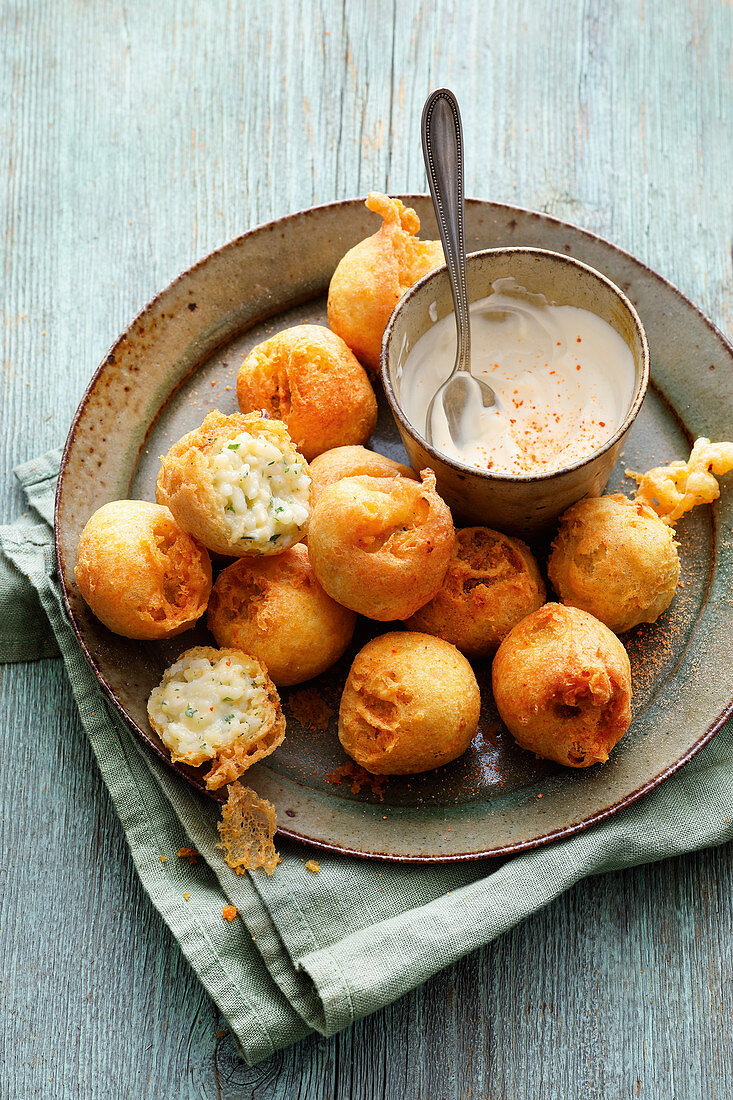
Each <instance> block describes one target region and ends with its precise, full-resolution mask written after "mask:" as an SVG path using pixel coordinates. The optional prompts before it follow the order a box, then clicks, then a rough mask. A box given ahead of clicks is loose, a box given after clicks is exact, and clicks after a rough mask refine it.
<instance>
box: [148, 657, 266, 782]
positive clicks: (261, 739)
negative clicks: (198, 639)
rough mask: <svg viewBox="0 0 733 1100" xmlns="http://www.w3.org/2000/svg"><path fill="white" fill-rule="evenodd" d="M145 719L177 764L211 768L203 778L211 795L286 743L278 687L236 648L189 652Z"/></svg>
mask: <svg viewBox="0 0 733 1100" xmlns="http://www.w3.org/2000/svg"><path fill="white" fill-rule="evenodd" d="M148 718H149V720H150V725H151V726H152V727H153V729H154V730H155V732H156V733H157V734H158V736H159V737H160V739H161V741H162V742H163V744H164V745H165V746H166V748H167V749H168V750H169V751H170V754H171V760H172V761H173V763H174V764H175V763H184V764H190V765H191V767H194V768H196V767H198V766H199V765H200V764H205V763H206V761H207V760H211V761H212V768H211V771H210V772H208V773H207V775H206V776H204V779H205V781H206V786H207V787H208V788H209V790H211V791H215V790H216V789H217V788H218V787H222V786H223V785H224V784H225V783H231V781H232V780H233V779H238V778H239V776H240V775H242V774H243V773H244V772H245V771H246V770H247V768H250V767H251V766H252V764H256V763H257V761H258V760H262V758H263V757H265V756H269V755H270V753H271V752H274V750H275V749H276V748H277V747H278V745H281V744H282V742H283V741H284V740H285V719H284V717H283V714H282V711H281V709H280V698H279V696H278V694H277V690H276V688H275V685H274V684H273V682H272V680H271V679H270V677H269V676H268V675H267V671H266V669H265V668H264V667H263V665H262V664H260V662H259V661H257V660H256V659H255V658H254V657H249V656H248V655H247V654H246V653H242V652H241V650H238V649H214V648H213V646H194V648H193V649H187V650H186V652H185V653H182V654H181V656H180V657H179V658H178V660H177V661H176V662H175V664H173V665H171V666H170V668H167V669H166V671H165V673H164V675H163V679H162V681H161V682H160V684H158V686H157V687H156V688H154V689H153V691H152V693H151V695H150V698H149V700H148Z"/></svg>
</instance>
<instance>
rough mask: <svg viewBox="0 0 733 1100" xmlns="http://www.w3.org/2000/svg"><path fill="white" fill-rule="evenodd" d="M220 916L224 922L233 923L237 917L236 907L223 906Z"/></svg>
mask: <svg viewBox="0 0 733 1100" xmlns="http://www.w3.org/2000/svg"><path fill="white" fill-rule="evenodd" d="M221 915H222V917H223V918H224V920H228V921H233V920H234V918H235V917H236V915H237V907H236V905H225V906H224V908H223V909H222V911H221Z"/></svg>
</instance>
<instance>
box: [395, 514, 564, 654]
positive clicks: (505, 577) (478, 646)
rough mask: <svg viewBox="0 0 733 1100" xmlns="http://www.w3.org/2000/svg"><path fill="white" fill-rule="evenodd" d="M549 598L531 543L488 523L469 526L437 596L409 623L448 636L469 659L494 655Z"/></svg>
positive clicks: (458, 539) (461, 535)
mask: <svg viewBox="0 0 733 1100" xmlns="http://www.w3.org/2000/svg"><path fill="white" fill-rule="evenodd" d="M544 602H545V585H544V582H543V580H542V577H541V575H540V571H539V568H538V566H537V562H536V561H535V559H534V557H533V555H532V552H531V550H530V549H529V547H528V546H526V545H525V544H524V543H523V542H520V540H519V539H515V538H510V536H509V535H502V534H500V532H499V531H492V530H490V529H489V528H488V527H464V528H463V529H462V530H461V531H456V542H455V546H454V547H453V557H452V558H451V561H450V564H449V566H448V572H447V573H446V575H445V577H444V579H443V584H442V585H441V588H440V590H439V592H438V594H437V595H436V596H434V597H433V599H432V600H431V601H430V603H427V604H425V606H424V607H421V608H420V609H419V610H418V611H416V612H415V614H414V615H412V616H411V617H410V618H409V619H408V620H407V622H406V623H405V626H406V627H407V628H408V630H421V631H423V632H424V633H425V634H435V635H436V636H437V637H438V638H445V640H446V641H447V642H452V643H453V645H454V646H457V647H458V649H460V650H461V652H462V653H465V654H466V656H467V657H489V656H490V655H491V654H492V653H493V652H494V650H495V649H496V648H497V646H498V645H499V643H500V642H501V641H502V639H503V638H505V637H506V635H507V634H508V633H509V631H510V630H511V629H512V627H513V626H516V624H517V623H518V622H519V621H520V619H523V618H524V617H525V615H529V614H530V613H531V612H532V611H536V610H537V608H538V607H541V606H542V604H543V603H544Z"/></svg>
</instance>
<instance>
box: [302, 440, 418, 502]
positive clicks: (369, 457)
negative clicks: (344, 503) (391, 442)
mask: <svg viewBox="0 0 733 1100" xmlns="http://www.w3.org/2000/svg"><path fill="white" fill-rule="evenodd" d="M364 474H366V475H367V476H368V477H396V476H397V475H398V474H401V475H402V477H409V478H412V480H413V481H416V480H417V474H416V473H415V471H414V470H412V469H411V468H410V467H409V466H404V465H403V464H402V463H401V462H395V460H394V459H393V458H387V457H386V455H380V454H378V453H377V452H376V451H368V450H367V449H366V447H333V448H332V449H331V450H330V451H324V452H323V454H320V455H319V456H318V458H314V459H313V461H312V462H311V464H310V475H311V478H312V479H313V485H312V487H311V501H312V502H313V507H314V508H315V505H316V501H317V500H318V497H319V496H320V495H321V491H322V490H323V489H325V488H326V486H327V485H333V483H334V482H335V481H341V480H342V479H343V478H345V477H360V476H362V475H364Z"/></svg>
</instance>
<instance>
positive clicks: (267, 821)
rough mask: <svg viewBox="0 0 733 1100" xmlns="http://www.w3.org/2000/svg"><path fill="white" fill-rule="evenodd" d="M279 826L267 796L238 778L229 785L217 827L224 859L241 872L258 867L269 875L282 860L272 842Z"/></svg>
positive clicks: (238, 872) (239, 873)
mask: <svg viewBox="0 0 733 1100" xmlns="http://www.w3.org/2000/svg"><path fill="white" fill-rule="evenodd" d="M276 826H277V820H276V818H275V808H274V806H272V805H271V804H270V803H269V802H268V801H267V799H265V798H259V797H258V796H257V795H256V794H255V792H254V791H253V790H250V788H249V787H243V786H242V784H241V783H240V782H238V781H235V782H234V783H231V784H230V785H229V797H228V798H227V801H226V804H225V806H224V807H223V809H222V811H221V821H220V822H219V823H218V825H217V828H218V830H219V836H220V837H221V843H220V844H219V847H220V848H221V849H223V851H224V859H225V861H226V863H228V865H229V866H230V867H231V868H232V869H233V870H234V871H236V872H237V874H238V875H243V874H244V872H245V871H251V870H252V869H253V868H255V867H263V868H264V870H265V871H266V872H267V874H268V875H271V874H272V873H273V871H274V870H275V868H276V867H277V865H278V863H279V862H280V856H279V855H278V854H277V852H276V851H275V844H274V842H273V837H274V836H275V828H276Z"/></svg>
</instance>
